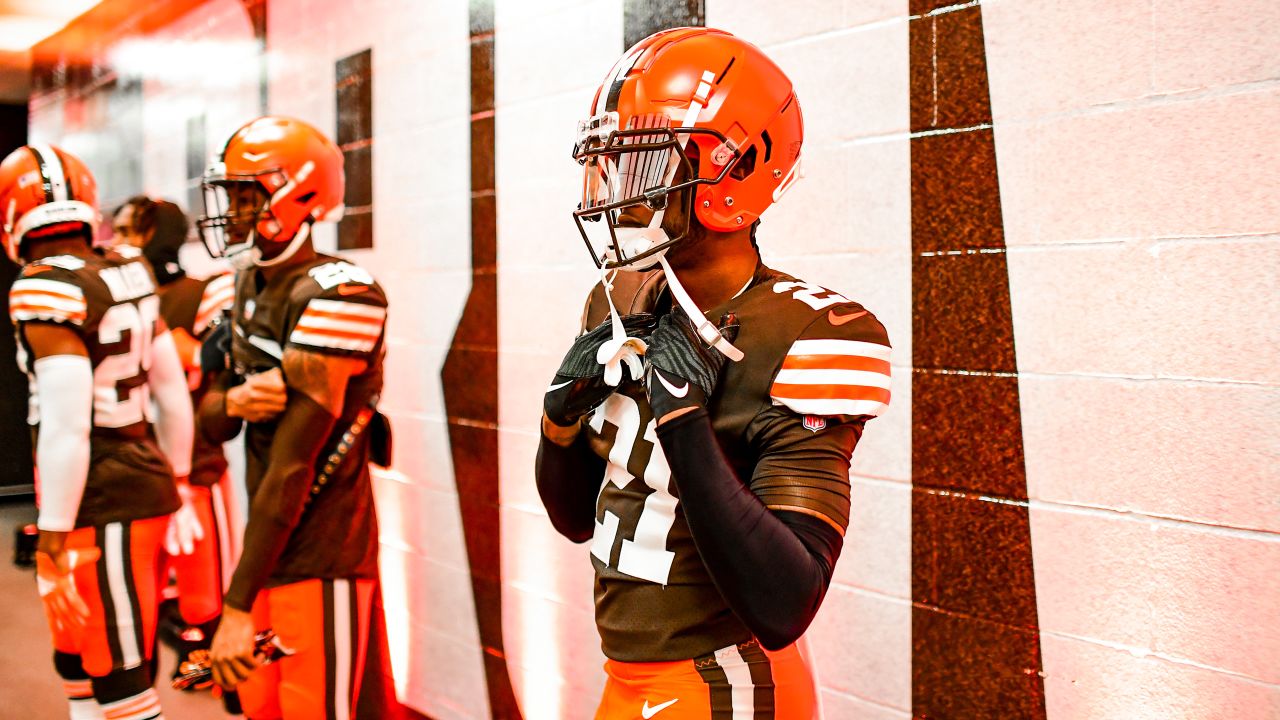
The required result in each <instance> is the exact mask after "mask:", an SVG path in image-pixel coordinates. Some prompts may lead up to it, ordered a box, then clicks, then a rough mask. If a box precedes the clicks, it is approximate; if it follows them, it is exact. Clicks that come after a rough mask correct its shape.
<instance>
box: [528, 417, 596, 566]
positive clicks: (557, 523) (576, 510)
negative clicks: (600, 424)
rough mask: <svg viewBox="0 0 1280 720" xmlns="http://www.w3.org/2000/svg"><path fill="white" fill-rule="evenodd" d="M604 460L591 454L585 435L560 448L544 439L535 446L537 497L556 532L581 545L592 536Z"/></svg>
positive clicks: (582, 434)
mask: <svg viewBox="0 0 1280 720" xmlns="http://www.w3.org/2000/svg"><path fill="white" fill-rule="evenodd" d="M604 466H605V462H604V459H602V458H600V457H599V456H597V455H596V454H595V453H594V452H592V451H591V447H590V445H588V443H587V438H586V433H580V434H579V435H578V438H577V439H576V440H574V441H573V444H571V445H570V446H569V447H560V446H559V445H556V444H555V443H553V442H551V441H550V440H548V439H547V438H546V437H545V436H544V437H542V438H541V440H540V441H539V443H538V460H537V465H536V466H535V470H534V475H535V477H536V478H537V483H538V495H539V496H541V497H542V505H543V507H545V508H546V509H547V515H548V516H549V517H550V518H551V524H552V526H554V527H555V529H556V532H558V533H560V534H561V535H563V536H565V537H567V538H569V539H570V540H572V541H574V542H576V543H580V542H586V541H588V540H590V539H591V536H592V534H594V533H595V524H596V495H597V493H598V492H599V490H600V481H601V479H602V478H604Z"/></svg>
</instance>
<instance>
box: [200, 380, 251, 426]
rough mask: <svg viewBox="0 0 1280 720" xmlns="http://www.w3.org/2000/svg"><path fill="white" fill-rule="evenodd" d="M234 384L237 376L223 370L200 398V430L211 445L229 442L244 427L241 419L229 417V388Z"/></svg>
mask: <svg viewBox="0 0 1280 720" xmlns="http://www.w3.org/2000/svg"><path fill="white" fill-rule="evenodd" d="M234 382H235V375H234V374H233V373H232V372H231V371H230V370H223V371H222V372H221V373H219V375H218V377H217V379H216V380H214V382H213V384H212V385H210V387H209V389H208V391H207V392H205V393H204V395H203V396H202V397H201V398H200V408H199V413H198V418H197V420H198V421H199V428H198V429H199V432H200V435H201V436H202V437H203V438H204V439H205V441H207V442H208V443H209V444H211V445H221V444H222V443H225V442H229V441H230V440H231V439H232V438H234V437H235V436H236V435H239V434H240V428H241V427H242V426H243V425H244V423H243V422H242V421H241V420H240V419H239V418H233V417H228V416H227V406H226V398H227V388H229V387H231V386H232V385H233V384H234Z"/></svg>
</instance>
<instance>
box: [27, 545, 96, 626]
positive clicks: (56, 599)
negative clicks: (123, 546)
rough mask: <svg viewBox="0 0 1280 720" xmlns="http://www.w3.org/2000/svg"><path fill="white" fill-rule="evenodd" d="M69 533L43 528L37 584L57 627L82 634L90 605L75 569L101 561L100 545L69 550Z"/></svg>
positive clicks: (50, 616) (37, 555) (38, 558)
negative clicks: (77, 580) (85, 599)
mask: <svg viewBox="0 0 1280 720" xmlns="http://www.w3.org/2000/svg"><path fill="white" fill-rule="evenodd" d="M65 540H66V533H50V532H47V531H41V532H40V540H39V544H40V549H39V550H37V551H36V587H37V588H38V589H39V591H40V599H41V600H42V601H44V607H45V611H46V613H47V614H48V615H49V619H50V620H51V621H52V622H53V625H54V627H55V628H57V629H59V630H65V631H69V632H70V633H72V634H73V635H79V634H80V633H81V632H83V630H84V625H85V622H86V621H87V620H88V619H89V606H88V605H86V604H85V602H84V598H82V597H80V593H79V591H78V590H77V589H76V580H75V574H74V573H75V570H76V568H78V567H80V566H82V565H90V564H92V563H95V562H97V561H98V557H99V556H100V555H101V551H100V550H98V548H96V547H89V548H76V549H71V550H68V549H67V548H66V547H65V546H64V542H65Z"/></svg>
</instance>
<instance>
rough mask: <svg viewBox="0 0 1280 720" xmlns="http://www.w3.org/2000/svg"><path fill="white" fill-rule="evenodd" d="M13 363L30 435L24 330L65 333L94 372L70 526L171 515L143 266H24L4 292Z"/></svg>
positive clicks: (34, 416) (94, 259) (58, 262)
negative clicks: (80, 487)
mask: <svg viewBox="0 0 1280 720" xmlns="http://www.w3.org/2000/svg"><path fill="white" fill-rule="evenodd" d="M9 313H10V315H11V316H12V318H13V322H14V326H15V327H16V328H17V334H18V364H19V365H20V366H21V367H22V369H23V370H24V371H26V372H27V374H28V375H29V376H30V377H31V380H32V382H31V414H30V417H29V422H30V423H31V424H32V425H33V426H38V425H39V421H40V399H39V397H38V396H37V394H36V387H35V370H34V362H33V357H32V354H31V351H30V350H31V349H30V347H29V346H28V345H27V343H26V338H25V334H24V332H23V328H24V327H25V325H26V324H28V323H35V322H46V323H57V324H59V325H64V326H66V327H69V328H71V329H73V330H75V331H76V333H77V334H79V335H80V338H81V339H82V340H83V341H84V345H85V348H86V350H87V351H88V353H89V362H90V364H91V365H92V366H93V425H92V428H91V429H90V431H89V445H90V464H89V474H88V478H87V481H86V484H85V490H84V495H83V497H82V498H81V500H80V508H79V511H78V514H77V516H76V527H86V526H92V525H103V524H106V523H111V522H124V521H128V520H137V519H141V518H148V517H155V516H157V515H163V514H165V513H170V512H173V511H174V510H176V509H177V508H178V505H179V500H178V494H177V490H176V489H175V487H174V483H173V472H172V469H171V468H170V466H169V462H168V460H166V459H165V457H164V455H163V454H162V453H161V452H160V447H159V445H158V444H157V443H156V440H155V433H154V430H153V428H152V427H151V419H152V418H151V396H150V392H149V389H148V386H147V372H148V371H149V370H150V365H151V343H152V340H153V338H154V337H155V333H156V329H157V327H158V326H159V320H160V299H159V298H158V297H156V294H155V281H154V279H153V278H152V275H151V271H150V269H149V268H148V267H147V264H146V262H145V261H143V260H141V259H140V258H130V257H125V256H122V255H119V254H117V253H115V252H113V251H110V250H108V251H104V252H94V253H92V254H88V255H83V256H81V255H58V256H54V257H47V258H44V259H41V260H37V261H35V262H32V263H29V264H27V265H26V266H24V267H23V268H22V274H21V275H20V276H19V277H18V279H17V280H16V281H15V282H14V284H13V287H12V288H11V289H10V291H9Z"/></svg>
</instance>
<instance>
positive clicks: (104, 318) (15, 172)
mask: <svg viewBox="0 0 1280 720" xmlns="http://www.w3.org/2000/svg"><path fill="white" fill-rule="evenodd" d="M0 212H3V218H4V220H3V232H2V233H0V240H3V244H4V248H5V251H6V252H7V254H8V255H9V257H10V258H11V259H12V260H14V261H16V262H18V263H20V264H22V265H23V268H22V273H21V275H20V276H19V278H18V280H17V281H15V282H14V284H13V287H12V289H11V290H10V291H9V312H10V313H11V315H12V317H13V321H14V325H15V327H16V328H17V334H18V344H19V364H20V365H21V366H22V367H23V369H24V370H25V371H26V372H27V373H28V375H29V376H30V378H31V386H32V417H31V421H32V424H33V425H34V424H38V426H39V429H38V437H37V442H36V466H37V468H38V470H39V473H40V482H39V502H40V515H39V521H38V523H37V524H38V526H39V529H40V533H39V541H38V542H39V547H38V550H39V551H38V553H37V577H38V580H39V588H40V594H41V596H42V597H43V599H44V602H45V610H46V615H47V616H48V619H49V626H50V628H51V630H52V631H53V645H54V665H55V667H56V668H57V671H58V674H59V675H61V676H62V679H63V685H64V688H65V690H66V694H67V698H68V700H69V701H70V714H71V717H72V718H102V717H105V718H129V719H130V720H134V719H140V718H158V717H161V713H160V703H159V699H158V698H157V696H156V693H155V690H154V689H153V688H152V687H151V682H152V678H151V668H150V663H149V662H148V661H149V659H150V657H151V651H152V640H153V638H154V634H155V627H156V609H157V598H156V573H157V569H158V560H159V556H160V548H161V544H162V542H164V540H165V536H166V533H167V532H176V531H177V530H178V529H179V528H178V527H176V526H172V525H171V524H170V514H171V513H173V512H174V511H175V510H178V509H179V508H180V506H181V504H180V500H179V496H178V491H177V490H176V489H175V483H174V477H175V475H176V476H177V477H178V482H179V483H185V482H186V475H187V474H188V472H189V465H190V461H191V437H192V412H191V399H190V396H189V395H188V394H187V386H186V379H185V377H184V376H183V372H182V364H181V362H180V361H179V360H178V352H177V349H176V348H175V346H174V340H173V336H172V335H171V334H170V333H169V331H168V330H167V329H166V327H165V324H164V320H163V319H162V318H161V317H160V301H159V298H157V297H156V295H155V283H154V281H153V278H152V275H151V272H150V270H149V269H148V267H147V264H146V263H145V262H143V261H141V260H140V259H137V258H132V259H131V258H128V257H124V256H122V255H120V254H118V253H115V252H113V251H110V250H106V251H96V250H93V249H91V246H92V244H93V228H94V227H96V224H97V222H98V219H99V216H98V210H97V190H96V187H95V184H94V180H93V176H92V175H91V174H90V172H89V170H88V169H87V168H86V167H85V166H84V164H83V163H81V162H80V160H78V159H77V158H75V157H74V156H72V155H71V154H69V153H67V152H64V151H62V150H60V149H58V148H56V147H52V146H49V145H29V146H27V147H23V148H19V149H17V150H15V151H14V152H13V153H11V154H10V155H9V156H8V157H7V158H5V160H4V162H3V163H0ZM153 400H154V406H155V410H156V412H157V413H158V415H157V417H156V418H155V420H156V422H155V424H154V426H153V425H152V423H151V419H152V401H153ZM162 450H163V451H162ZM166 456H167V458H168V460H167V461H166ZM183 529H184V531H185V530H190V525H184V526H183Z"/></svg>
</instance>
